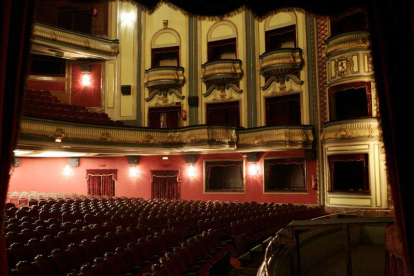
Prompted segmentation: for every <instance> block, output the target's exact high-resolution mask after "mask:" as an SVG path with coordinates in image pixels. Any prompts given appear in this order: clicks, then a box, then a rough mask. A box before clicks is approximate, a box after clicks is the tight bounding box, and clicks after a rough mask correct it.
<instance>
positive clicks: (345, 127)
mask: <svg viewBox="0 0 414 276" xmlns="http://www.w3.org/2000/svg"><path fill="white" fill-rule="evenodd" d="M381 136H382V130H381V127H380V123H379V120H378V119H377V118H372V119H360V120H353V121H341V122H334V123H329V124H325V126H324V129H323V132H322V135H321V140H322V141H327V140H339V139H354V138H380V137H381Z"/></svg>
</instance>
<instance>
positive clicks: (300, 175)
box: [264, 159, 306, 192]
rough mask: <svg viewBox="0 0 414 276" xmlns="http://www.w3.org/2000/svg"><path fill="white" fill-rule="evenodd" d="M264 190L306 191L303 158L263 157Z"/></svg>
mask: <svg viewBox="0 0 414 276" xmlns="http://www.w3.org/2000/svg"><path fill="white" fill-rule="evenodd" d="M264 174H265V179H264V180H265V183H264V185H265V189H264V190H265V192H273V191H275V192H277V191H306V181H305V161H304V160H303V159H265V160H264Z"/></svg>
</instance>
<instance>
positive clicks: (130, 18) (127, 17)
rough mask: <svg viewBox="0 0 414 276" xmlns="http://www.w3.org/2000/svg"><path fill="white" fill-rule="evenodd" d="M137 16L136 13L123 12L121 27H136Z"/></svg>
mask: <svg viewBox="0 0 414 276" xmlns="http://www.w3.org/2000/svg"><path fill="white" fill-rule="evenodd" d="M135 20H136V15H135V13H134V12H123V13H122V14H121V25H122V26H125V27H131V26H132V25H134V23H135Z"/></svg>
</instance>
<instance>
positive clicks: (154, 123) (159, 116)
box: [148, 106, 181, 128]
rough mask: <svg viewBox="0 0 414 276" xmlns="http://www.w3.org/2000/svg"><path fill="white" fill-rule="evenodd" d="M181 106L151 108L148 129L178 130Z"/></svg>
mask: <svg viewBox="0 0 414 276" xmlns="http://www.w3.org/2000/svg"><path fill="white" fill-rule="evenodd" d="M180 113H181V106H168V107H151V108H149V109H148V127H152V128H177V127H178V126H179V116H180Z"/></svg>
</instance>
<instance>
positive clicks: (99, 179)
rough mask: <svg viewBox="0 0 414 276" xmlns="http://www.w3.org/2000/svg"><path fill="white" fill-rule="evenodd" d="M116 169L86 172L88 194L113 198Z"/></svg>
mask: <svg viewBox="0 0 414 276" xmlns="http://www.w3.org/2000/svg"><path fill="white" fill-rule="evenodd" d="M116 179H117V170H116V169H105V170H99V169H98V170H95V169H92V170H86V181H87V185H88V194H89V195H97V196H115V181H116Z"/></svg>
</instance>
